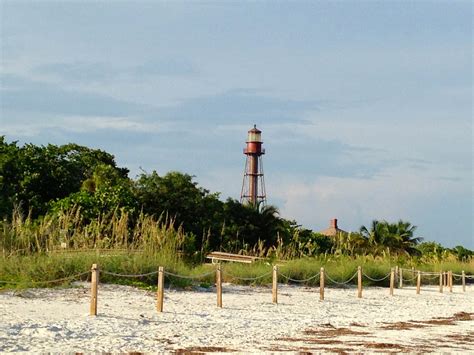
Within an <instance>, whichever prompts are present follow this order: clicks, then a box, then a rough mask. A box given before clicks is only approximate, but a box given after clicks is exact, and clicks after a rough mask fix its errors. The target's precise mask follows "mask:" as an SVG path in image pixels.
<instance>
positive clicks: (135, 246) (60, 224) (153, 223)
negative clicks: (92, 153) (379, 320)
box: [0, 208, 474, 287]
mask: <svg viewBox="0 0 474 355" xmlns="http://www.w3.org/2000/svg"><path fill="white" fill-rule="evenodd" d="M185 239H186V235H185V233H184V231H183V230H182V229H181V228H180V227H178V228H176V227H175V226H174V223H173V220H170V219H169V218H167V217H166V216H162V217H160V218H158V219H154V218H152V217H150V216H148V215H144V214H140V215H139V216H138V217H137V218H136V220H134V221H133V223H131V221H130V216H129V215H128V214H127V213H126V212H124V211H120V210H117V211H115V213H113V214H112V215H107V216H100V217H98V218H96V219H94V220H91V221H85V220H84V218H83V216H82V215H81V211H80V209H79V208H74V209H71V210H69V211H62V212H60V213H57V214H54V215H46V216H44V217H43V218H41V219H38V220H33V219H32V218H31V216H30V215H28V216H23V215H22V214H21V213H20V211H19V210H18V209H16V210H15V211H14V213H13V215H12V218H11V221H5V220H4V221H0V248H1V250H2V258H0V281H4V282H3V283H0V287H28V286H32V285H33V286H55V285H59V284H62V283H64V282H65V283H67V282H69V280H65V281H58V282H55V283H46V281H50V280H56V279H62V278H66V277H72V276H74V275H77V274H80V273H84V272H87V271H88V270H89V269H90V267H91V265H92V264H93V263H96V264H98V265H99V268H100V269H101V270H104V271H108V272H112V273H117V274H145V273H150V272H154V271H156V270H157V269H158V267H159V266H164V267H165V270H166V271H168V272H171V273H173V274H179V275H183V276H189V277H192V276H194V277H196V281H192V280H190V279H186V278H184V279H183V278H179V277H175V276H170V275H168V276H167V278H166V280H167V282H168V283H171V284H173V285H177V286H183V287H184V286H188V285H190V284H192V283H193V282H197V283H200V284H202V285H212V284H213V283H214V279H215V278H214V274H213V270H214V269H213V266H211V265H206V264H198V265H193V263H191V262H189V261H187V260H185V259H183V257H182V255H183V252H182V251H183V248H184V245H185ZM292 248H293V249H292ZM251 252H253V253H254V255H255V254H258V255H261V256H267V258H265V259H263V260H262V261H260V262H257V263H254V264H250V265H243V264H239V263H227V264H225V265H223V279H224V281H225V282H233V283H240V284H252V285H265V284H269V283H270V282H271V277H272V276H271V270H272V265H273V264H278V265H279V270H280V274H281V275H280V278H279V281H280V282H289V283H291V282H294V281H291V280H289V279H293V280H306V279H310V278H312V277H313V276H314V275H317V274H319V272H320V268H321V267H324V268H325V271H326V275H327V276H328V278H327V279H326V284H327V285H329V286H338V287H339V286H341V285H339V283H341V282H345V281H346V280H348V279H350V278H351V277H353V276H354V273H355V272H356V270H357V267H358V266H361V267H362V268H363V271H364V273H365V274H367V275H369V276H370V277H371V278H373V279H381V278H383V277H385V276H386V275H387V274H388V273H389V272H390V269H391V268H392V267H395V266H396V265H397V266H400V267H403V268H407V269H410V268H412V267H414V268H415V269H417V270H422V271H431V272H439V271H440V270H452V271H453V272H454V273H457V274H460V273H461V272H462V270H464V271H465V272H466V273H467V274H468V275H473V274H474V260H473V259H471V260H469V261H467V262H460V261H457V260H456V258H455V257H454V256H450V257H447V258H444V259H442V260H438V259H433V260H427V259H423V258H421V259H417V258H410V257H407V256H396V257H393V256H377V257H374V256H371V255H367V256H355V257H353V256H346V255H332V254H327V255H319V256H316V257H311V258H309V257H300V258H295V259H291V256H293V257H294V256H295V255H297V253H296V252H297V251H296V250H294V246H286V247H285V246H284V245H283V244H282V243H281V241H280V243H278V244H277V245H276V246H275V247H272V248H270V249H266V248H264V247H263V243H259V245H257V246H255V247H254V248H253V250H251ZM295 253H296V254H295ZM283 259H289V260H287V261H284V260H283ZM204 274H206V276H201V275H204ZM408 274H409V273H408ZM408 274H405V275H406V278H407V279H408V278H409V275H408ZM198 276H199V277H198ZM261 276H263V277H261ZM89 277H90V275H89V274H86V275H83V276H81V279H82V280H87V279H88V278H89ZM329 278H330V279H332V280H334V281H336V282H332V281H330V279H329ZM100 279H101V282H114V283H127V284H137V285H142V286H143V285H145V286H154V285H156V275H151V276H141V277H136V278H124V277H120V276H114V275H108V274H105V273H101V277H100ZM431 279H432V280H429V279H428V278H426V280H424V283H428V282H432V283H436V282H437V280H436V279H435V278H433V277H432V278H431ZM356 282H357V279H356V278H354V279H353V280H352V281H351V282H350V283H348V285H354V284H356ZM388 282H389V280H388V278H386V279H384V280H383V281H379V282H377V281H370V280H368V279H367V278H364V284H365V285H380V286H385V285H388ZM303 284H305V285H317V284H319V278H318V277H315V278H312V279H311V280H308V281H306V282H303Z"/></svg>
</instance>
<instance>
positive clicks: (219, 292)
mask: <svg viewBox="0 0 474 355" xmlns="http://www.w3.org/2000/svg"><path fill="white" fill-rule="evenodd" d="M216 288H217V307H220V308H222V273H221V264H217V268H216Z"/></svg>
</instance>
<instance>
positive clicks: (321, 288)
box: [319, 267, 324, 301]
mask: <svg viewBox="0 0 474 355" xmlns="http://www.w3.org/2000/svg"><path fill="white" fill-rule="evenodd" d="M319 299H320V300H321V301H323V300H324V268H323V267H322V268H321V271H320V274H319Z"/></svg>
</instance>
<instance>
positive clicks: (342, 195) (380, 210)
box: [271, 168, 469, 238]
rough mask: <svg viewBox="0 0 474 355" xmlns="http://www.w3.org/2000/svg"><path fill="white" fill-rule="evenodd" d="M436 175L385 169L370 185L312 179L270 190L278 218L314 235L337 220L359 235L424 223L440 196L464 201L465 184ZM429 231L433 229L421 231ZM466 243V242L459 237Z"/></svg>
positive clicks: (436, 219) (352, 180) (434, 219)
mask: <svg viewBox="0 0 474 355" xmlns="http://www.w3.org/2000/svg"><path fill="white" fill-rule="evenodd" d="M435 173H436V172H435V171H428V170H427V171H424V172H420V171H418V170H410V169H407V168H403V169H400V168H397V169H393V168H392V169H388V170H386V171H384V174H383V175H377V176H375V177H374V178H372V179H358V178H353V177H347V178H339V177H337V178H336V177H316V178H315V179H314V180H312V181H309V182H306V183H305V182H290V183H288V182H286V183H285V182H282V181H280V182H276V183H277V184H278V186H279V187H278V189H276V188H271V190H272V191H274V192H273V193H274V195H275V197H277V198H278V199H281V200H283V201H284V202H283V204H282V206H281V208H280V209H281V214H282V216H283V217H285V218H296V219H297V220H298V222H299V223H302V224H303V225H304V226H307V227H310V228H313V229H314V230H322V229H324V228H325V227H326V226H327V224H328V223H329V220H330V219H331V218H339V220H340V225H341V227H342V228H343V229H347V230H358V228H359V227H360V226H361V225H363V224H364V225H367V224H368V223H370V221H371V220H372V219H379V220H382V219H386V220H389V221H396V220H398V219H400V218H401V219H404V220H409V221H411V222H412V223H414V224H418V225H419V223H423V222H427V221H426V213H425V212H426V210H428V209H432V208H434V207H436V206H433V205H432V204H434V203H442V202H441V201H442V200H443V196H445V195H447V194H448V195H450V198H452V199H455V198H456V197H457V196H462V195H463V194H464V195H465V194H466V193H467V192H469V191H466V190H468V186H469V182H468V181H461V182H460V181H452V180H446V179H436V178H434V176H433V175H434V174H435ZM448 220H449V217H447V216H436V215H433V216H432V222H433V223H434V224H436V223H438V224H444V225H446V224H448V222H447V221H448ZM423 229H425V230H428V229H430V230H432V229H433V225H429V226H428V225H425V226H420V230H421V231H423ZM464 238H466V236H464Z"/></svg>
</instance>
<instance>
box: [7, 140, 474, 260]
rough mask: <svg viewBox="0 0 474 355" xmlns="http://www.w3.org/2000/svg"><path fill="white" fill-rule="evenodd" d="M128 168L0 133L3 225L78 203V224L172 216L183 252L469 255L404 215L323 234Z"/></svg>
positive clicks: (270, 210) (182, 180) (188, 182)
mask: <svg viewBox="0 0 474 355" xmlns="http://www.w3.org/2000/svg"><path fill="white" fill-rule="evenodd" d="M128 173H129V171H128V169H126V168H123V167H119V166H117V164H116V161H115V157H114V156H113V155H112V154H110V153H107V152H105V151H102V150H99V149H91V148H88V147H84V146H80V145H77V144H66V145H61V146H56V145H53V144H48V145H47V146H37V145H33V144H25V145H23V146H19V145H18V143H17V142H10V143H9V142H7V141H6V139H5V137H0V217H2V218H3V221H4V222H3V223H6V222H7V221H8V220H9V219H11V216H12V214H13V213H14V211H15V209H17V210H18V209H19V210H20V211H22V213H24V214H25V215H29V216H30V218H32V219H33V220H37V221H40V220H41V219H43V218H44V217H45V216H46V215H48V216H51V215H55V214H59V213H62V212H64V211H68V210H71V209H78V210H79V211H80V214H81V218H82V219H83V220H84V223H88V222H91V221H94V220H96V219H98V218H101V219H107V218H112V217H113V218H116V217H117V216H120V214H127V216H128V218H127V225H128V228H129V229H130V230H132V229H134V228H135V227H136V223H139V222H138V221H139V220H140V216H143V215H146V216H150V217H153V218H155V219H156V220H165V221H169V220H172V221H173V225H174V226H175V227H179V228H182V230H183V231H184V234H185V241H184V245H185V247H184V249H185V250H186V251H187V252H188V253H190V254H192V253H196V252H198V251H201V252H203V251H204V252H206V251H211V250H221V251H228V252H240V253H252V252H253V253H258V254H261V255H263V254H265V253H267V254H268V253H270V252H278V251H279V252H282V250H284V251H285V253H286V256H287V257H301V256H313V255H318V254H324V253H326V254H328V253H333V254H344V255H354V256H355V255H365V254H372V255H387V254H388V255H407V256H420V255H423V254H428V253H432V254H436V253H438V252H439V251H440V250H441V254H442V253H445V254H446V253H447V252H448V251H449V253H451V254H455V255H457V256H459V257H460V258H468V257H471V256H472V254H473V253H472V251H469V250H467V249H465V248H463V247H457V249H456V248H455V249H452V250H449V249H446V248H443V247H442V246H441V245H439V244H436V243H421V238H420V237H419V236H417V235H416V226H414V225H412V224H411V223H410V222H407V221H398V222H395V223H390V222H387V221H373V222H372V224H371V225H369V226H368V227H365V226H362V227H361V228H360V230H359V231H357V232H355V233H347V234H346V233H344V234H340V235H337V236H336V237H327V236H323V235H320V234H318V233H316V232H314V231H312V230H310V229H307V228H304V227H302V226H301V225H299V224H298V223H297V222H296V221H294V220H287V219H284V218H282V217H281V216H280V215H279V213H278V209H277V208H276V207H274V206H261V207H257V208H256V207H253V206H251V205H242V204H241V203H240V202H239V201H237V200H235V199H232V198H228V199H226V200H225V201H222V200H221V199H220V196H219V193H212V192H210V191H209V190H207V189H205V188H203V187H201V186H199V184H198V183H197V182H196V181H194V177H193V176H192V175H189V174H186V173H181V172H176V171H172V172H168V173H166V174H164V175H159V174H158V173H157V172H156V171H153V172H151V173H142V174H140V175H139V176H138V177H137V178H136V179H131V178H129V176H128ZM163 216H165V217H166V218H163Z"/></svg>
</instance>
